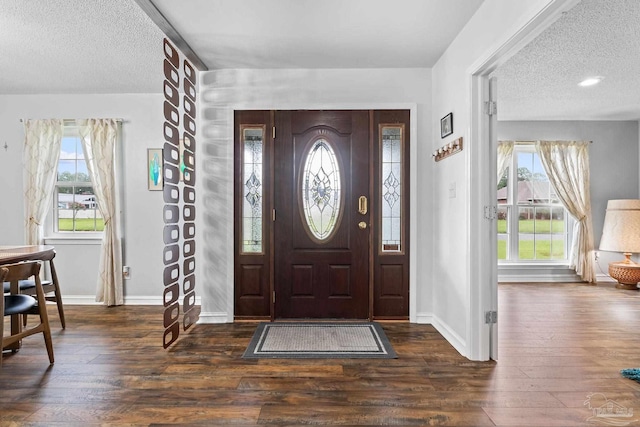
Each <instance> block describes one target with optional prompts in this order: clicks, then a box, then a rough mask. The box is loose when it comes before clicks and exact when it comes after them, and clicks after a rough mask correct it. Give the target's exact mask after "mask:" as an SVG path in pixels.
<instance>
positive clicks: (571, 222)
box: [496, 142, 575, 266]
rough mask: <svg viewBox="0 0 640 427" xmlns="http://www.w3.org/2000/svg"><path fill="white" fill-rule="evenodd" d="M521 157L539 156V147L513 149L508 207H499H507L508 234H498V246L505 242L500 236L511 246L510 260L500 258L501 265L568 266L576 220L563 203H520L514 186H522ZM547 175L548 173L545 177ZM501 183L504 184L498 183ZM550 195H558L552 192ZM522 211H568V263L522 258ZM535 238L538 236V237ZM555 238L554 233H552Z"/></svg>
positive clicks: (499, 205)
mask: <svg viewBox="0 0 640 427" xmlns="http://www.w3.org/2000/svg"><path fill="white" fill-rule="evenodd" d="M518 153H536V149H535V145H534V144H532V143H519V142H516V143H515V145H514V148H513V153H512V156H511V161H510V163H509V166H508V169H507V173H508V175H507V176H508V179H507V203H505V204H500V203H497V200H496V204H497V207H498V208H500V207H506V210H507V229H506V233H500V232H498V233H497V237H498V242H499V241H500V240H501V239H500V236H501V235H504V236H505V240H506V242H507V248H506V256H507V259H500V258H498V264H499V265H500V266H509V265H528V266H549V265H555V266H568V265H569V263H570V260H569V255H570V253H569V252H570V250H571V239H572V236H573V229H574V226H575V219H574V218H573V216H572V215H571V214H570V213H569V211H568V210H567V209H566V208H565V207H564V206H563V204H562V202H560V201H558V203H518V200H517V199H518V186H517V185H513V183H517V182H518V167H519V163H518ZM545 175H546V173H545ZM498 181H500V180H498ZM550 191H552V192H553V191H554V190H553V189H552V188H551V189H550ZM522 207H530V208H547V209H549V210H550V211H551V209H554V208H555V209H557V208H560V209H562V210H563V211H564V230H565V232H564V233H563V234H564V236H565V238H564V246H565V247H564V255H565V258H564V259H520V258H519V249H520V248H519V243H520V238H519V235H520V231H519V225H520V224H519V216H520V215H519V209H520V208H522ZM534 234H535V233H534ZM550 235H551V236H553V234H552V233H550Z"/></svg>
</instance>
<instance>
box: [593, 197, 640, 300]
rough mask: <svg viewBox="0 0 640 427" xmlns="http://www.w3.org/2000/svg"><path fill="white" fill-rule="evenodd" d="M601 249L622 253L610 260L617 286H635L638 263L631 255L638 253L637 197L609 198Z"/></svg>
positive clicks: (639, 203)
mask: <svg viewBox="0 0 640 427" xmlns="http://www.w3.org/2000/svg"><path fill="white" fill-rule="evenodd" d="M600 250H601V251H610V252H622V253H624V256H625V259H624V260H622V261H618V262H612V263H609V275H610V276H611V277H613V278H614V279H615V280H617V281H618V283H617V284H616V288H618V289H638V288H637V284H638V282H640V264H637V263H635V262H633V261H631V254H632V253H638V252H640V200H609V202H608V203H607V212H606V215H605V217H604V227H603V229H602V238H601V239H600Z"/></svg>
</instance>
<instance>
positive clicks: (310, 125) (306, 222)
mask: <svg viewBox="0 0 640 427" xmlns="http://www.w3.org/2000/svg"><path fill="white" fill-rule="evenodd" d="M275 127H276V137H275V141H274V146H275V151H274V154H275V156H274V206H275V229H274V231H275V233H274V235H275V237H274V239H275V240H274V250H275V253H274V270H275V272H274V273H275V274H274V290H275V317H276V318H352V319H365V318H367V317H368V316H369V241H370V236H369V230H370V228H369V226H370V219H369V218H370V212H369V211H368V209H367V212H365V211H364V207H365V205H366V204H367V203H366V202H368V201H369V199H370V194H369V175H370V155H369V140H370V139H369V138H370V135H369V112H368V111H278V112H276V113H275ZM365 199H366V202H365Z"/></svg>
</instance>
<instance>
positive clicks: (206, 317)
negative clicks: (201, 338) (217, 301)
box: [197, 312, 233, 324]
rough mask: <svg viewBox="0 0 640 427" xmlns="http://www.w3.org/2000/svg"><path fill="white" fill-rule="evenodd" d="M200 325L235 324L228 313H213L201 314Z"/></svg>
mask: <svg viewBox="0 0 640 427" xmlns="http://www.w3.org/2000/svg"><path fill="white" fill-rule="evenodd" d="M197 323H198V324H212V323H233V319H231V320H229V316H228V315H227V313H226V312H212V313H204V312H201V313H200V318H199V319H198V322H197Z"/></svg>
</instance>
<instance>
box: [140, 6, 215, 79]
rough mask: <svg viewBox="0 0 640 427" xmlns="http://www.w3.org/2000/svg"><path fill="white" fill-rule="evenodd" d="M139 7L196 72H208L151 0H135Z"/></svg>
mask: <svg viewBox="0 0 640 427" xmlns="http://www.w3.org/2000/svg"><path fill="white" fill-rule="evenodd" d="M135 2H136V3H138V6H140V9H142V10H143V11H144V13H146V14H147V16H149V18H151V20H152V21H153V22H155V24H156V25H157V26H158V27H159V28H160V30H161V31H162V32H163V33H164V34H165V35H166V36H167V38H168V39H169V40H171V42H172V43H173V44H174V45H175V46H176V48H178V49H180V51H182V53H183V54H184V55H185V56H186V57H187V58H188V59H189V61H191V64H192V65H193V66H194V67H196V68H197V69H198V71H208V70H209V68H208V67H207V66H206V64H205V63H204V62H202V60H201V59H200V57H199V56H198V55H197V54H196V53H195V52H194V51H193V49H191V46H189V44H188V43H187V42H186V41H185V39H183V38H182V36H181V35H180V33H178V32H177V31H176V29H175V28H173V25H171V23H170V22H169V21H168V20H167V18H165V17H164V15H163V14H162V12H160V11H159V10H158V8H157V7H156V5H154V4H153V2H152V1H151V0H135Z"/></svg>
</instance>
